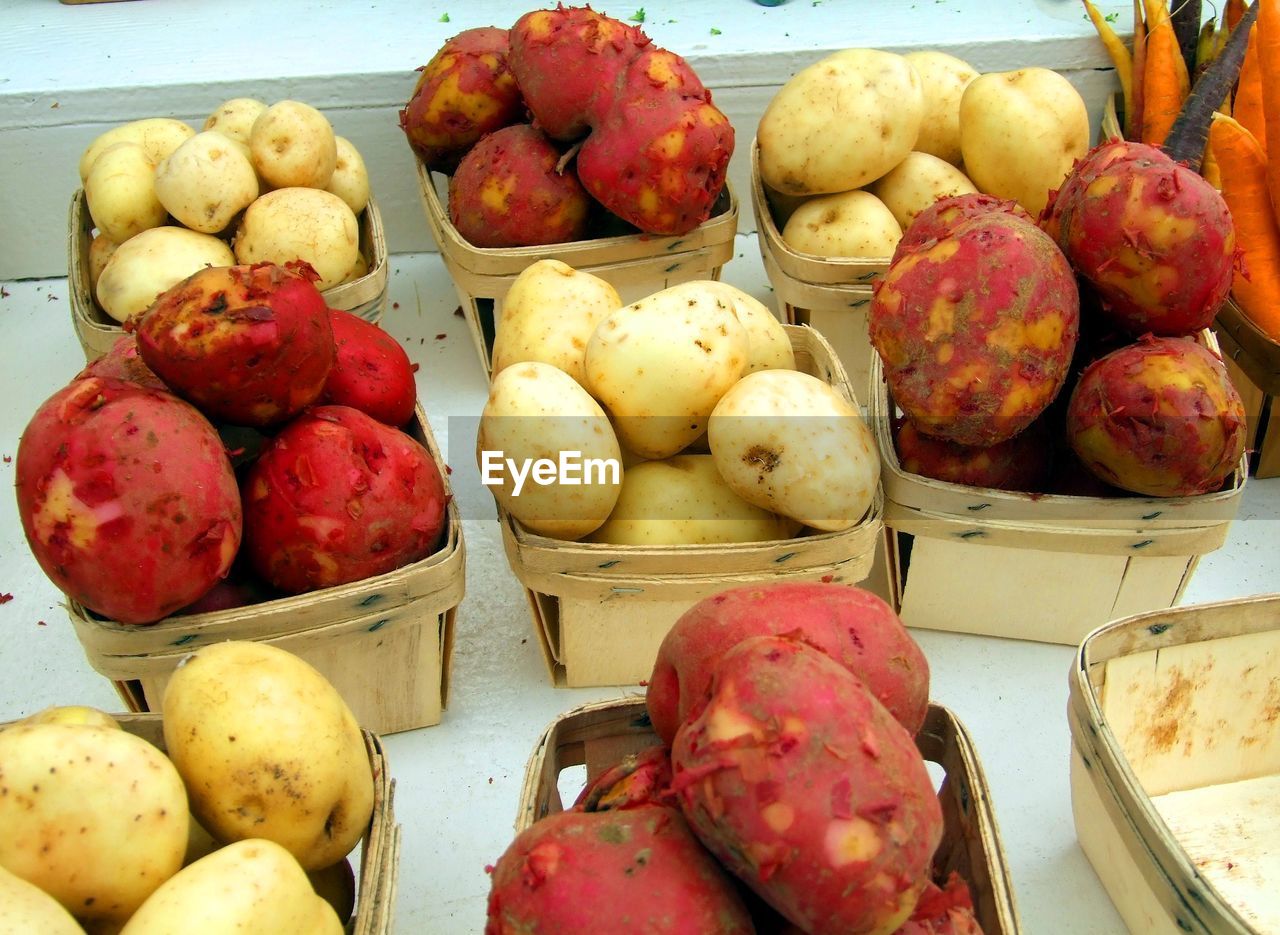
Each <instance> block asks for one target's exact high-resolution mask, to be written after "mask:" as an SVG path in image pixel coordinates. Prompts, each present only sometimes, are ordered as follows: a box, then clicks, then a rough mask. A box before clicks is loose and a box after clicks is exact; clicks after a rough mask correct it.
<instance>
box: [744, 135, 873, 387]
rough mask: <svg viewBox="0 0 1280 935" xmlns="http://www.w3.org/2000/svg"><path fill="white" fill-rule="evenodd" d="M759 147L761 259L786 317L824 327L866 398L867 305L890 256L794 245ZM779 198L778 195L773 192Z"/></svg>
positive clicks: (754, 192)
mask: <svg viewBox="0 0 1280 935" xmlns="http://www.w3.org/2000/svg"><path fill="white" fill-rule="evenodd" d="M759 158H760V150H759V147H758V146H757V145H756V143H755V141H754V140H753V141H752V143H751V204H752V207H753V208H754V210H755V217H756V227H757V229H758V230H757V236H756V242H757V244H758V245H759V247H760V259H761V260H762V261H763V263H764V270H765V274H766V275H767V276H768V277H769V284H770V285H772V286H773V291H774V294H775V295H776V296H777V297H778V302H779V303H781V304H780V306H779V307H780V309H781V311H782V313H783V319H784V320H785V321H787V322H789V323H790V324H793V325H810V326H812V327H814V328H816V329H817V330H819V331H821V332H822V335H823V337H825V338H826V339H827V340H828V341H829V342H830V343H831V346H832V347H833V348H834V349H835V352H836V354H837V356H839V358H840V361H841V363H843V364H844V368H845V370H846V371H848V373H849V380H850V381H851V382H852V383H853V385H854V387H855V388H856V389H857V391H858V397H859V398H860V399H863V400H864V401H865V397H866V386H867V378H868V374H869V372H870V365H871V358H872V357H873V356H875V355H874V353H873V351H872V350H871V338H870V335H869V334H868V331H867V311H868V306H870V304H871V288H872V285H873V284H874V283H875V282H876V280H878V279H879V278H880V277H881V276H883V275H884V272H885V270H887V269H888V268H889V257H887V256H886V257H823V256H815V255H813V254H810V253H799V252H797V251H796V250H793V249H792V248H791V247H789V246H787V244H786V243H785V242H784V241H783V239H782V226H783V225H784V224H785V223H786V218H785V217H783V216H782V210H783V206H782V205H780V204H774V203H772V202H771V200H770V197H771V194H770V192H769V191H767V190H766V189H765V186H764V183H763V181H761V178H760V164H759ZM773 197H774V198H775V200H776V196H773Z"/></svg>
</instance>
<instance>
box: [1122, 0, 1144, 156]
mask: <svg viewBox="0 0 1280 935" xmlns="http://www.w3.org/2000/svg"><path fill="white" fill-rule="evenodd" d="M1146 65H1147V23H1146V20H1144V19H1143V18H1142V0H1133V67H1132V70H1131V73H1130V76H1129V84H1130V89H1129V90H1130V94H1131V96H1132V97H1133V110H1126V111H1125V113H1124V138H1125V139H1126V140H1141V139H1142V112H1143V110H1145V109H1146V104H1145V102H1146V97H1147V94H1146V78H1145V73H1146Z"/></svg>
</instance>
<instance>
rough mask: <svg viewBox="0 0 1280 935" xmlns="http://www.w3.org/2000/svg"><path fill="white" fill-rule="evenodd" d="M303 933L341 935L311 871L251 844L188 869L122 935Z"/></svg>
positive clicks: (276, 848) (273, 848) (267, 846)
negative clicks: (308, 876) (313, 882)
mask: <svg viewBox="0 0 1280 935" xmlns="http://www.w3.org/2000/svg"><path fill="white" fill-rule="evenodd" d="M171 932H183V933H184V935H222V933H224V932H282V933H283V932H296V933H302V932H306V933H310V935H341V933H342V923H341V922H339V921H338V916H337V913H335V912H334V911H333V907H332V906H330V905H329V904H328V903H327V902H325V900H324V899H323V898H321V897H320V896H318V895H316V892H315V890H313V889H312V887H311V881H310V880H309V879H308V878H307V874H306V871H304V870H303V869H302V867H300V866H298V862H297V861H296V860H295V859H294V858H293V856H292V855H291V854H290V853H289V852H288V851H287V850H285V849H284V848H283V847H281V846H280V845H278V844H274V843H272V842H271V841H267V840H263V839H260V838H258V839H248V840H243V841H237V842H235V843H233V844H228V845H227V846H226V847H222V848H219V849H218V850H216V851H214V852H213V853H212V854H209V855H208V856H206V857H202V858H200V859H199V860H197V861H195V862H194V863H192V864H190V865H188V866H186V867H184V868H183V869H182V870H180V871H179V872H178V873H177V874H175V875H174V876H173V877H172V878H170V879H169V880H167V881H166V882H165V884H164V885H163V886H161V887H160V888H159V889H158V890H156V891H155V893H153V894H152V895H151V898H149V899H148V900H147V901H146V902H145V903H143V904H142V906H141V907H139V909H138V911H137V912H136V913H134V915H133V918H131V919H130V920H129V922H128V924H126V925H125V927H124V928H123V929H121V930H120V935H169V933H171Z"/></svg>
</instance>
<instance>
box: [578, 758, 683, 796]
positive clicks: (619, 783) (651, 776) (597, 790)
mask: <svg viewBox="0 0 1280 935" xmlns="http://www.w3.org/2000/svg"><path fill="white" fill-rule="evenodd" d="M641 805H669V806H674V805H675V798H674V796H673V794H672V792H671V752H670V751H669V750H668V749H667V745H666V744H661V743H660V744H655V745H654V746H652V747H646V748H645V749H644V750H641V751H639V752H637V753H633V754H631V755H630V756H626V757H623V759H622V761H621V762H620V763H618V764H617V765H615V766H613V767H611V768H609V769H607V770H605V771H604V772H603V773H601V774H600V775H599V776H597V777H596V778H595V781H594V782H591V783H589V784H588V785H587V786H586V787H585V788H584V789H583V790H582V792H581V793H579V795H578V798H577V800H576V801H575V802H574V803H573V807H574V808H575V809H577V810H578V811H585V812H603V811H608V810H609V809H614V808H636V807H638V806H641Z"/></svg>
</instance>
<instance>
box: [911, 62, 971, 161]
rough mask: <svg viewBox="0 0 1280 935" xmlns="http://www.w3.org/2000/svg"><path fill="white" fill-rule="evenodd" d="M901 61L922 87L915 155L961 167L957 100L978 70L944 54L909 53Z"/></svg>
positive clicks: (958, 101)
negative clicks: (904, 61) (917, 74)
mask: <svg viewBox="0 0 1280 935" xmlns="http://www.w3.org/2000/svg"><path fill="white" fill-rule="evenodd" d="M903 58H905V59H906V60H907V61H908V62H910V63H911V67H912V68H914V69H915V70H916V71H917V72H918V73H919V75H920V81H921V82H922V83H923V85H924V119H923V120H922V121H921V123H920V136H919V137H917V139H916V145H915V149H916V151H917V152H922V153H928V154H929V155H931V156H937V157H938V158H939V159H943V160H946V161H947V162H949V163H951V164H952V165H953V166H958V165H960V96H961V95H962V94H964V89H965V88H966V87H968V86H969V82H970V81H972V80H973V79H974V78H977V77H978V71H977V69H975V68H974V67H973V66H972V65H970V64H969V63H968V62H966V61H964V60H963V59H958V58H956V57H955V56H954V55H948V54H947V53H946V52H934V51H921V52H908V53H907V54H906V55H904V56H903Z"/></svg>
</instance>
